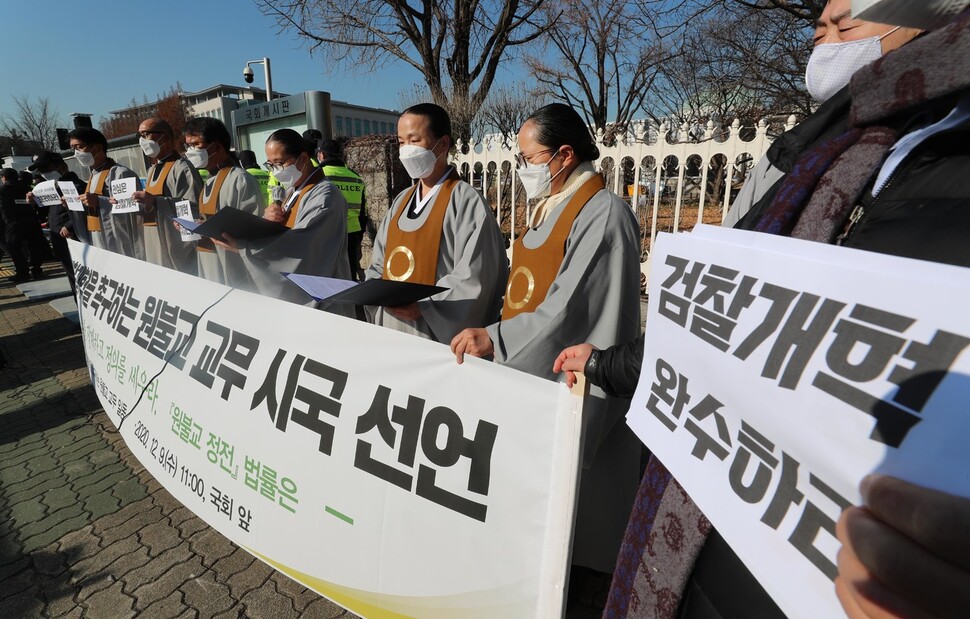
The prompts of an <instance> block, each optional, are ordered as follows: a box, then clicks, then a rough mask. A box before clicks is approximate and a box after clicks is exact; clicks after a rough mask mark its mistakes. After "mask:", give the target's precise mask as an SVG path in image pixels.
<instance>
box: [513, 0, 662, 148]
mask: <svg viewBox="0 0 970 619" xmlns="http://www.w3.org/2000/svg"><path fill="white" fill-rule="evenodd" d="M644 2H645V3H646V4H648V5H652V4H653V2H652V0H644ZM557 8H561V10H562V14H561V15H560V16H559V18H558V20H556V22H555V24H554V25H553V26H552V28H551V29H550V30H549V34H548V37H547V38H546V39H545V42H546V45H545V46H544V50H543V51H544V52H545V53H544V54H543V56H542V57H540V56H538V55H532V56H529V57H528V59H527V63H528V66H529V69H530V71H531V73H532V75H533V76H534V77H535V79H536V80H537V81H538V82H539V84H540V85H541V88H542V89H543V91H544V92H545V93H547V94H548V95H550V96H552V97H554V98H555V99H558V100H560V101H563V102H565V103H567V104H569V105H571V106H573V107H575V108H578V109H579V110H580V111H581V112H582V113H583V114H584V115H585V117H586V120H587V121H588V122H589V124H590V125H591V126H592V127H593V128H594V129H595V130H597V131H603V132H604V134H605V135H606V141H607V142H608V143H609V142H611V141H612V135H613V134H618V133H623V132H624V131H626V129H627V128H628V127H629V124H630V121H631V120H633V118H634V117H635V115H636V114H637V113H638V112H639V111H640V108H641V106H642V105H643V101H644V99H645V98H646V97H647V96H648V95H649V93H650V87H651V86H652V84H653V81H654V79H655V78H656V76H657V74H658V71H659V68H660V65H661V63H662V62H663V61H665V60H667V59H668V58H669V54H668V51H667V49H665V47H664V46H663V45H661V37H660V33H659V31H658V29H657V27H656V26H657V24H656V23H654V22H653V21H651V20H649V19H646V18H645V17H646V16H647V14H646V13H645V12H644V10H643V8H642V7H639V6H637V4H635V3H634V2H631V1H630V0H603V1H600V2H587V1H585V0H562V2H561V3H560V4H559V5H557ZM547 10H548V8H547Z"/></svg>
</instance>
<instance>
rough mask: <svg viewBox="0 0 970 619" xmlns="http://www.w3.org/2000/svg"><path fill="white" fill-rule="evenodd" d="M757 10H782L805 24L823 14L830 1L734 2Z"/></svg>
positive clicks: (767, 0) (777, 0)
mask: <svg viewBox="0 0 970 619" xmlns="http://www.w3.org/2000/svg"><path fill="white" fill-rule="evenodd" d="M733 1H734V2H736V3H737V4H740V5H742V6H745V7H748V8H750V9H755V10H780V11H784V12H785V13H788V14H789V15H791V16H793V17H795V18H797V19H799V20H801V21H805V22H809V23H812V22H814V21H815V20H816V19H818V16H819V15H821V14H822V9H824V8H825V5H826V3H828V0H753V1H751V0H733Z"/></svg>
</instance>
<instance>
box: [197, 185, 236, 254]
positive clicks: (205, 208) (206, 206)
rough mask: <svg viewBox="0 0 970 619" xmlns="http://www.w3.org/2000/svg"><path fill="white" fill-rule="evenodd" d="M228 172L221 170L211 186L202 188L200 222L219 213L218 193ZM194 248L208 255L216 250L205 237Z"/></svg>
mask: <svg viewBox="0 0 970 619" xmlns="http://www.w3.org/2000/svg"><path fill="white" fill-rule="evenodd" d="M230 170H232V167H226V168H222V169H221V170H219V172H218V173H217V174H216V178H215V180H213V181H212V183H211V184H207V185H206V186H205V187H203V189H202V196H201V197H200V198H199V214H200V215H201V217H202V221H205V220H206V219H208V218H209V217H211V216H213V215H215V214H216V213H217V212H218V211H219V192H220V191H222V184H223V183H225V182H226V178H228V177H229V171H230ZM196 248H197V249H198V250H199V251H202V252H209V253H210V254H211V253H213V252H215V250H216V246H215V244H214V243H213V242H212V239H209V238H206V237H202V238H201V239H199V240H198V241H197V245H196Z"/></svg>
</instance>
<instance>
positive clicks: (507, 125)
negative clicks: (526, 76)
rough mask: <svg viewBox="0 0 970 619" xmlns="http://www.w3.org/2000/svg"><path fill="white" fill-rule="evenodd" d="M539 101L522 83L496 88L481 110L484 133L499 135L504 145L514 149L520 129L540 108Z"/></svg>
mask: <svg viewBox="0 0 970 619" xmlns="http://www.w3.org/2000/svg"><path fill="white" fill-rule="evenodd" d="M537 99H538V100H540V101H541V98H540V97H537V94H536V93H535V92H532V91H530V90H529V89H528V88H527V87H526V86H525V84H522V83H518V84H515V85H512V86H502V87H500V88H496V89H495V90H493V91H492V92H491V93H490V94H489V95H488V100H486V101H485V105H483V106H482V109H481V119H482V128H483V133H484V132H486V131H487V132H490V133H495V134H498V135H499V136H501V140H502V145H503V146H504V147H505V148H512V146H513V145H514V144H515V141H516V134H517V133H518V131H519V127H521V126H522V123H524V122H525V120H526V119H527V118H528V117H529V114H531V113H532V112H533V111H534V110H535V109H536V108H537V107H539V105H540V104H539V103H537Z"/></svg>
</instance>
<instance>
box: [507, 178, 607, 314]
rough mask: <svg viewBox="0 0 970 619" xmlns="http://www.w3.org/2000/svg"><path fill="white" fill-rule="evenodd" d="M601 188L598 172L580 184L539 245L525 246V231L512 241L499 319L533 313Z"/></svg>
mask: <svg viewBox="0 0 970 619" xmlns="http://www.w3.org/2000/svg"><path fill="white" fill-rule="evenodd" d="M604 187H606V183H605V182H604V181H603V175H601V174H597V175H596V176H594V177H593V178H591V179H589V180H588V181H586V182H585V183H583V185H582V186H581V187H580V188H579V189H577V190H576V193H574V194H573V197H572V198H570V199H569V202H568V203H567V204H566V207H565V208H564V209H563V211H562V213H560V214H559V219H557V220H556V223H555V225H554V226H553V229H552V231H551V232H550V233H549V237H548V238H546V240H545V242H544V243H543V244H542V245H540V246H539V247H536V248H535V249H529V248H528V247H526V246H525V243H524V242H523V239H525V235H524V234H523V235H522V236H520V237H519V238H518V239H517V240H516V241H515V246H514V249H513V250H512V266H511V268H510V271H509V283H508V286H507V287H506V289H505V300H504V301H503V302H502V320H509V319H510V318H514V317H515V316H518V315H519V314H522V313H524V312H534V311H535V309H536V308H537V307H539V304H540V303H542V302H543V301H544V300H545V298H546V294H548V293H549V288H551V287H552V282H553V281H555V279H556V275H557V274H558V273H559V268H560V267H561V266H562V261H563V259H564V258H565V257H566V240H567V239H568V238H569V231H570V230H571V229H572V227H573V222H574V221H576V217H578V216H579V213H580V211H582V210H583V207H585V206H586V203H587V202H589V200H590V198H592V197H593V196H594V195H596V194H597V193H599V191H600V190H601V189H603V188H604Z"/></svg>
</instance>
